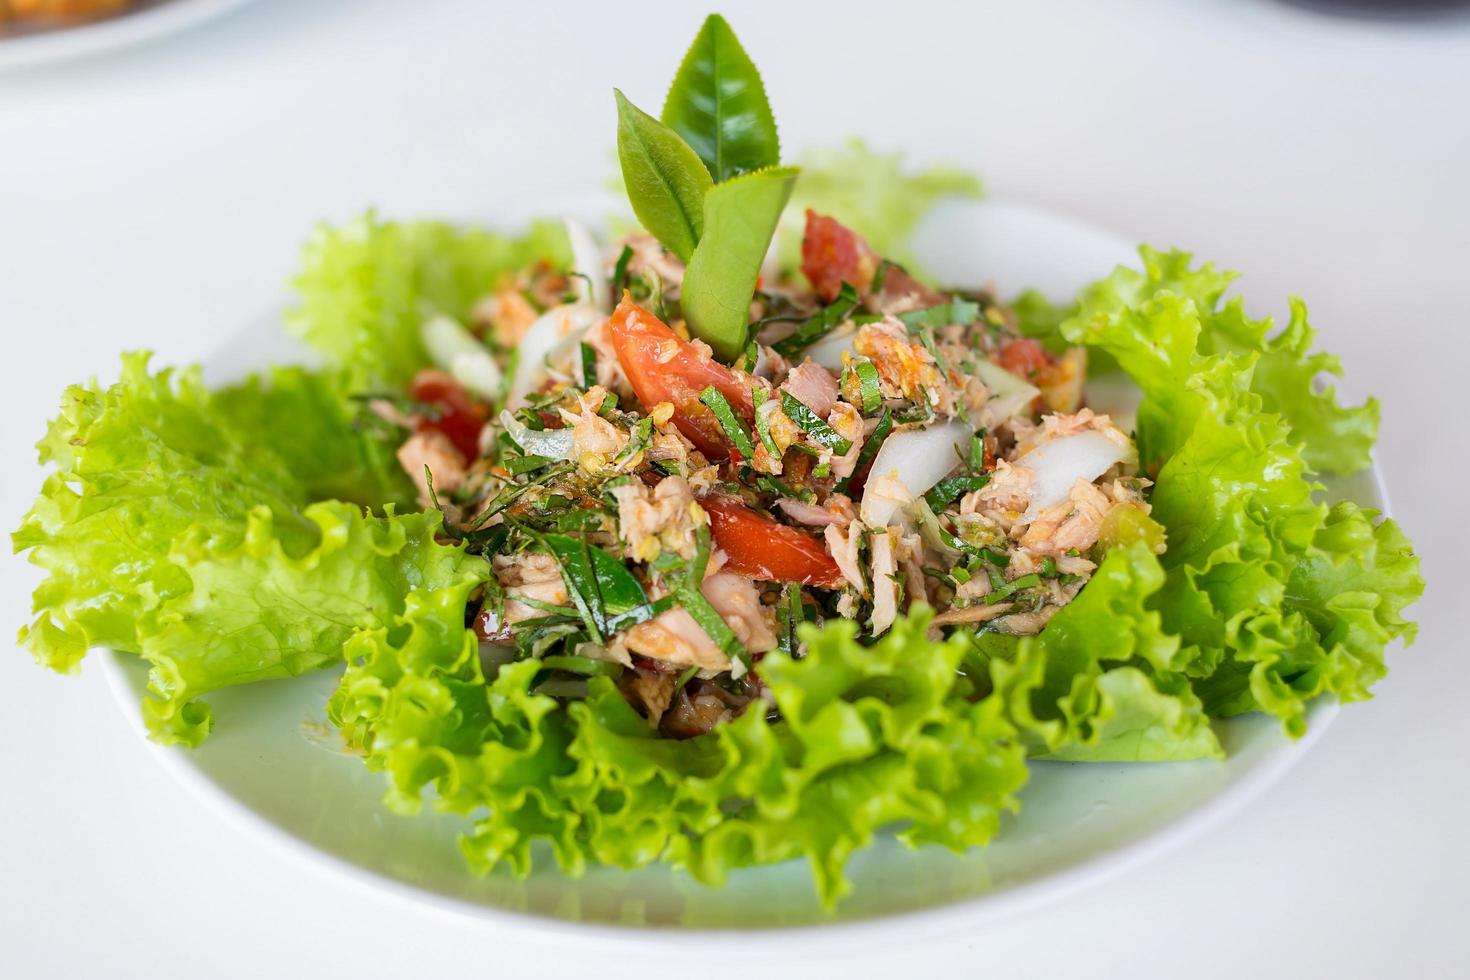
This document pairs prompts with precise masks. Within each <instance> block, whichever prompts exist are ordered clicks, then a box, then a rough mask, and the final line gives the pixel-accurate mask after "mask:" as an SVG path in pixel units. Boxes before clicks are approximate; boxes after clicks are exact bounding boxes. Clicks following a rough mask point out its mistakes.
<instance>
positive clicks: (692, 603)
mask: <svg viewBox="0 0 1470 980" xmlns="http://www.w3.org/2000/svg"><path fill="white" fill-rule="evenodd" d="M695 542H696V544H695V552H694V560H693V561H691V562H690V563H689V567H688V575H687V576H686V577H685V579H684V581H683V582H682V583H680V585H679V587H678V589H677V590H675V593H674V594H675V595H676V596H677V597H678V600H679V605H681V606H683V607H684V610H685V611H686V612H688V613H689V615H690V616H692V617H693V618H694V621H695V622H696V623H698V624H699V628H700V629H702V630H704V631H705V633H706V634H708V636H709V638H710V639H711V640H714V641H715V645H716V646H718V647H719V648H720V649H721V650H722V651H724V653H725V655H726V656H727V657H729V658H730V659H731V660H739V661H741V662H742V663H744V664H745V666H747V667H749V666H750V654H749V653H747V652H746V650H745V645H744V644H743V643H741V642H740V638H739V637H737V636H736V635H735V633H734V631H733V630H731V629H730V625H729V624H728V623H726V622H725V620H724V618H723V617H721V616H720V614H719V613H717V612H715V608H714V606H711V605H710V604H709V600H708V599H706V598H705V597H704V593H703V592H701V591H700V589H699V587H700V585H701V583H703V582H704V570H705V569H706V568H707V567H709V552H710V537H709V528H707V527H703V526H701V527H700V528H699V530H698V531H697V532H696V536H695Z"/></svg>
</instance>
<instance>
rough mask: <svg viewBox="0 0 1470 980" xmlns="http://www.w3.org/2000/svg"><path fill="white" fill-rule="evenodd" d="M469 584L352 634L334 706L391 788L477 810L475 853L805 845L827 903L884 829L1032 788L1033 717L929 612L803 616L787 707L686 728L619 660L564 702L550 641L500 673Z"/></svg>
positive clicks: (955, 834)
mask: <svg viewBox="0 0 1470 980" xmlns="http://www.w3.org/2000/svg"><path fill="white" fill-rule="evenodd" d="M464 597H465V596H464V593H463V591H462V590H457V589H444V590H440V592H438V593H436V594H422V595H419V596H416V597H413V598H412V599H411V600H410V602H409V604H408V608H407V609H406V610H405V612H404V614H403V616H402V617H401V618H400V620H399V622H398V623H397V624H396V625H395V626H393V627H392V628H387V627H384V628H379V629H376V630H369V631H364V632H361V633H359V634H358V635H357V636H355V637H354V638H353V639H352V640H350V641H349V642H348V645H347V653H348V668H347V671H346V674H345V675H344V677H343V679H342V682H341V685H340V687H339V689H338V691H337V693H336V695H334V697H333V699H332V702H331V705H330V708H329V713H330V715H331V717H332V718H333V719H334V720H335V721H336V722H337V723H338V724H340V725H341V726H342V729H343V731H344V733H345V735H346V736H347V739H348V742H349V744H351V745H353V746H354V747H356V748H358V749H360V750H361V751H362V752H363V754H364V757H365V758H366V759H367V762H368V765H369V766H371V767H373V768H375V769H381V770H383V771H384V772H386V773H387V775H388V777H389V782H390V786H391V790H390V793H389V796H388V802H389V804H390V806H392V807H394V808H395V809H398V810H401V811H412V810H413V809H414V808H416V807H417V806H418V803H419V800H420V797H421V796H422V794H423V792H424V791H425V789H426V788H427V787H430V786H432V787H433V788H434V790H435V791H436V805H438V806H439V807H441V808H444V809H446V810H449V811H452V812H456V813H463V814H479V815H480V816H479V817H478V819H477V820H476V821H475V823H474V825H473V826H472V828H471V829H470V831H469V832H468V834H467V835H466V837H465V838H464V840H463V849H464V851H465V854H466V856H467V858H468V859H469V861H470V864H471V866H472V867H474V868H475V869H477V870H479V871H487V870H489V869H491V868H493V867H495V866H497V865H499V864H502V863H504V864H506V865H508V866H509V867H510V868H512V869H513V870H514V871H516V872H517V873H519V874H525V873H527V872H528V871H529V870H530V867H531V863H532V853H533V850H532V849H533V844H534V843H535V842H536V841H538V840H545V841H548V842H549V843H550V846H551V851H552V853H553V854H554V855H555V857H556V860H557V862H558V864H559V865H560V866H561V867H562V869H563V870H564V871H566V872H567V873H570V874H580V873H581V872H582V871H583V870H584V869H585V868H586V866H587V865H588V864H589V863H593V862H595V863H601V864H611V865H616V866H619V867H628V868H631V867H639V866H643V865H646V864H649V863H652V862H655V861H668V862H671V863H672V864H674V865H675V866H676V867H681V868H684V869H686V870H688V871H689V872H690V873H691V874H692V875H693V876H694V877H695V878H697V879H698V880H700V881H702V882H705V883H708V884H717V883H719V882H721V881H723V880H724V879H725V877H726V876H727V875H728V874H729V872H730V871H731V870H733V869H735V868H739V867H743V866H747V865H752V864H765V863H771V862H775V861H784V860H788V859H791V858H796V857H805V858H806V859H807V860H808V861H809V862H810V864H811V866H812V869H813V872H814V876H815V881H816V887H817V891H818V894H819V896H820V897H821V898H822V899H823V900H824V901H825V902H829V903H830V902H832V901H835V900H836V899H837V898H838V897H839V896H841V895H842V894H843V893H845V892H846V891H847V889H848V887H849V885H848V882H847V881H846V879H845V878H844V876H843V871H842V869H843V866H844V864H845V863H846V861H847V858H848V857H849V856H850V855H851V854H853V853H854V852H855V851H857V850H859V849H861V848H862V847H864V846H866V845H867V844H868V843H869V842H870V841H871V840H872V838H873V836H874V835H875V834H876V833H877V832H878V831H879V830H880V829H882V828H885V827H889V826H896V827H898V828H899V836H900V838H901V839H902V840H904V841H905V842H907V843H909V844H911V845H913V846H919V845H922V844H940V845H943V846H946V847H950V848H954V849H956V850H959V849H963V848H966V847H971V846H975V845H979V844H983V843H985V842H986V841H988V840H989V839H990V838H991V837H992V836H993V835H994V834H995V832H996V830H997V829H998V827H999V825H1000V819H1001V816H1002V814H1003V813H1005V812H1007V811H1011V810H1014V809H1015V808H1016V806H1017V802H1016V795H1015V794H1016V792H1017V790H1019V789H1020V787H1021V785H1022V784H1023V783H1024V782H1025V778H1026V768H1025V761H1024V749H1023V747H1022V745H1021V742H1020V739H1019V737H1018V736H1019V731H1018V729H1017V728H1016V727H1015V726H1014V725H1013V723H1012V722H1011V721H1010V720H1009V718H1008V717H1007V714H1006V711H1005V701H1004V700H1002V699H998V698H977V697H976V696H975V695H976V693H977V690H976V688H975V686H973V685H972V684H970V683H969V682H968V681H967V679H966V678H965V677H964V676H963V675H962V674H960V673H959V672H958V670H957V668H958V667H959V666H960V664H961V661H962V660H963V658H964V657H965V656H966V653H967V651H968V648H969V645H968V642H967V641H966V640H965V639H964V638H960V637H956V638H952V639H950V640H943V641H936V640H931V639H930V638H929V637H928V625H929V618H930V617H929V614H928V612H927V611H923V612H916V613H915V614H914V615H912V616H910V617H907V618H906V619H904V620H902V621H901V622H900V623H899V624H897V625H895V627H894V629H893V631H891V632H890V633H889V634H888V635H887V636H885V637H884V638H883V639H881V640H879V641H878V642H877V643H876V644H874V645H872V646H863V645H861V644H859V643H858V642H857V639H856V631H855V629H854V627H853V625H852V624H851V623H848V622H845V621H840V622H834V623H829V624H828V625H827V626H826V627H824V628H823V629H821V630H817V629H814V628H811V627H807V628H806V629H805V631H804V640H805V642H806V645H807V654H806V656H805V657H804V658H803V659H800V660H795V659H792V658H790V657H786V656H783V655H780V654H771V655H769V656H767V657H766V658H765V659H764V660H763V661H762V662H761V674H762V677H763V678H764V679H765V681H766V683H767V684H768V685H769V687H770V691H771V695H772V697H773V699H774V701H775V704H776V706H777V707H778V708H779V709H780V711H781V720H780V721H778V722H774V723H773V722H771V721H769V720H768V719H767V716H766V713H765V712H762V711H747V712H745V713H743V714H742V715H740V717H738V718H736V719H733V720H731V721H728V722H726V723H724V724H722V725H720V726H718V727H717V728H715V729H714V730H713V731H712V732H710V733H709V734H707V735H703V736H700V737H697V738H693V739H688V740H684V741H678V740H671V739H667V738H664V737H661V736H660V735H658V733H657V732H655V731H654V730H652V729H651V728H650V727H649V725H648V723H647V722H646V721H644V720H643V719H642V718H641V717H640V716H639V715H638V714H637V713H636V712H634V710H633V709H632V708H631V707H629V705H628V703H627V701H626V700H625V699H624V698H623V696H622V695H621V694H620V693H619V692H618V690H617V689H616V687H615V685H614V683H613V682H612V681H611V680H610V679H608V678H594V679H593V680H592V681H591V682H590V685H589V693H588V697H587V698H586V699H585V700H582V701H579V702H574V703H572V704H571V705H570V706H568V707H566V708H565V709H562V708H560V707H559V706H558V704H557V702H556V701H555V700H553V699H552V698H550V697H547V696H545V695H542V694H538V693H536V691H535V683H536V678H537V675H538V673H539V665H538V664H537V662H536V661H535V660H526V661H521V662H518V663H514V664H510V665H507V666H503V667H501V668H500V669H499V672H498V673H497V674H496V675H495V676H494V677H493V678H492V679H489V680H487V679H486V677H485V675H484V672H483V670H482V667H481V663H480V660H479V658H478V656H477V644H476V642H475V639H474V635H473V633H470V632H468V631H466V630H465V629H464V626H463V600H464ZM1013 687H1017V688H1018V686H1017V685H1015V684H1013ZM1018 689H1019V688H1018ZM1015 696H1016V697H1021V696H1023V695H1022V694H1019V693H1018V694H1016V695H1015ZM487 811H488V812H487Z"/></svg>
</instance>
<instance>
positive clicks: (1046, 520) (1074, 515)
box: [1013, 480, 1113, 555]
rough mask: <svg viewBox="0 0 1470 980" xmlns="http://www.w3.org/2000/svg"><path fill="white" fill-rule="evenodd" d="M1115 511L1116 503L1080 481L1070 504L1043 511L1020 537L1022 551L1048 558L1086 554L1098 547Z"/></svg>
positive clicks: (1069, 497) (1064, 503)
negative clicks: (1107, 522) (1114, 504)
mask: <svg viewBox="0 0 1470 980" xmlns="http://www.w3.org/2000/svg"><path fill="white" fill-rule="evenodd" d="M1112 507H1113V502H1112V501H1111V500H1109V499H1108V497H1107V495H1106V494H1104V493H1103V492H1102V491H1101V490H1099V489H1098V488H1097V487H1096V486H1094V485H1093V484H1091V483H1088V482H1086V481H1085V480H1078V481H1077V483H1076V484H1075V485H1074V486H1073V487H1072V490H1071V492H1070V493H1069V494H1068V495H1067V499H1066V500H1064V501H1062V502H1061V503H1059V504H1056V505H1055V506H1052V507H1048V508H1047V509H1046V510H1043V511H1042V512H1041V513H1040V514H1038V515H1037V517H1036V519H1035V520H1034V521H1032V522H1031V524H1030V525H1029V526H1028V527H1027V528H1026V530H1025V533H1023V534H1022V535H1021V537H1020V544H1021V547H1022V548H1025V549H1027V550H1029V551H1032V552H1034V553H1036V554H1044V555H1059V554H1062V553H1064V552H1066V551H1071V550H1073V549H1075V550H1077V551H1086V550H1087V549H1088V548H1091V547H1092V546H1093V545H1094V544H1096V543H1097V536H1098V534H1099V532H1101V531H1102V525H1103V520H1104V519H1105V518H1106V517H1107V516H1108V511H1109V510H1111V509H1112ZM1013 533H1014V532H1013Z"/></svg>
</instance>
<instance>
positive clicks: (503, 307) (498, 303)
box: [470, 286, 537, 348]
mask: <svg viewBox="0 0 1470 980" xmlns="http://www.w3.org/2000/svg"><path fill="white" fill-rule="evenodd" d="M536 316H537V314H536V308H535V307H534V306H532V305H531V302H530V300H528V299H526V296H525V294H524V293H522V292H521V291H520V290H519V289H516V288H514V287H510V286H507V287H506V288H504V289H501V290H499V291H498V292H495V293H492V294H491V295H489V296H486V297H485V298H483V299H481V300H480V301H479V302H478V303H476V304H475V308H474V310H472V311H471V313H470V317H471V320H472V322H474V323H475V324H476V325H478V326H480V327H482V328H484V329H485V330H486V332H488V333H489V334H490V336H492V337H494V338H495V341H496V343H498V344H500V346H502V347H506V348H511V347H514V346H515V345H516V344H518V343H520V342H521V338H522V337H524V336H525V335H526V331H527V330H529V329H531V324H533V323H535V322H536Z"/></svg>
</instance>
